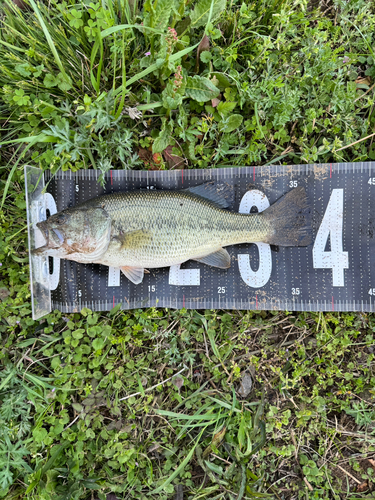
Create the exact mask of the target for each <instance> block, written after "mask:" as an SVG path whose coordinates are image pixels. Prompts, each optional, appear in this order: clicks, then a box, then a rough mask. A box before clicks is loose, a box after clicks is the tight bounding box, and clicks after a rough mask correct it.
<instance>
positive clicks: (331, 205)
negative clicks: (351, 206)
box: [313, 189, 349, 286]
mask: <svg viewBox="0 0 375 500" xmlns="http://www.w3.org/2000/svg"><path fill="white" fill-rule="evenodd" d="M343 216H344V190H343V189H333V190H332V194H331V197H330V199H329V202H328V205H327V208H326V211H325V214H324V217H323V220H322V223H321V224H320V227H319V231H318V234H317V235H316V239H315V243H314V247H313V265H314V268H315V269H332V284H333V286H344V269H349V255H348V252H344V251H343V248H342V230H343ZM328 238H330V242H331V250H330V251H329V252H325V251H324V250H325V247H326V244H327V241H328Z"/></svg>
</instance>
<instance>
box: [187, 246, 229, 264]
mask: <svg viewBox="0 0 375 500" xmlns="http://www.w3.org/2000/svg"><path fill="white" fill-rule="evenodd" d="M193 260H196V261H198V262H202V263H203V264H207V265H208V266H212V267H219V268H221V269H228V267H230V255H229V253H228V252H227V251H226V250H225V249H224V248H220V250H218V251H217V252H213V253H210V254H208V255H205V256H204V257H199V259H193Z"/></svg>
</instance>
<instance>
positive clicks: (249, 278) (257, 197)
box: [238, 189, 272, 288]
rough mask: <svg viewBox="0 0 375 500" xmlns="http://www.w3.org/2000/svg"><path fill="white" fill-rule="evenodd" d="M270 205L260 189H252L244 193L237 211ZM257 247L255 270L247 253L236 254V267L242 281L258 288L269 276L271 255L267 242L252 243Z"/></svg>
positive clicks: (260, 208)
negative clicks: (257, 259) (257, 263)
mask: <svg viewBox="0 0 375 500" xmlns="http://www.w3.org/2000/svg"><path fill="white" fill-rule="evenodd" d="M269 206H270V202H269V201H268V198H267V197H266V196H265V194H264V193H262V191H259V190H258V189H254V190H253V191H247V193H245V194H244V196H243V198H242V200H241V203H240V208H239V212H240V213H241V214H249V213H250V211H251V209H252V207H256V208H257V209H258V212H263V210H265V209H266V208H268V207H269ZM254 245H256V246H257V248H258V253H259V266H258V269H257V270H256V271H254V270H253V269H252V267H251V263H250V256H249V255H248V254H239V255H238V267H239V270H240V274H241V278H242V279H243V280H244V282H245V283H246V284H247V285H248V286H251V287H252V288H260V287H262V286H264V285H265V284H266V283H267V282H268V280H269V279H270V277H271V272H272V256H271V247H270V245H268V244H267V243H254Z"/></svg>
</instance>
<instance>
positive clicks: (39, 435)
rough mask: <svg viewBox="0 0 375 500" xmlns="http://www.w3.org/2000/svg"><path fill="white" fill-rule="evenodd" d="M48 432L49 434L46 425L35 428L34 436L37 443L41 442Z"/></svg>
mask: <svg viewBox="0 0 375 500" xmlns="http://www.w3.org/2000/svg"><path fill="white" fill-rule="evenodd" d="M47 434H48V432H47V429H45V428H44V427H40V428H37V429H34V430H33V438H34V439H35V441H36V442H37V443H41V442H42V441H43V439H44V438H45V437H46V436H47Z"/></svg>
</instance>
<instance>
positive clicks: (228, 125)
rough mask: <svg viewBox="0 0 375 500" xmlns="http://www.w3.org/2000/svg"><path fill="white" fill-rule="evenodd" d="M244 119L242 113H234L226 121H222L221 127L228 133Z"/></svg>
mask: <svg viewBox="0 0 375 500" xmlns="http://www.w3.org/2000/svg"><path fill="white" fill-rule="evenodd" d="M242 120H243V116H242V115H232V116H230V117H229V118H228V119H227V120H225V122H221V124H220V129H221V130H222V131H223V132H226V133H229V132H233V130H236V129H237V128H238V127H239V126H240V125H241V123H242Z"/></svg>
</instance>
